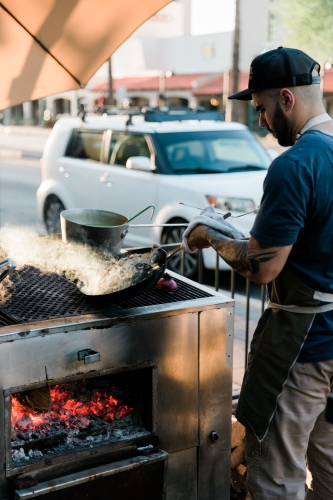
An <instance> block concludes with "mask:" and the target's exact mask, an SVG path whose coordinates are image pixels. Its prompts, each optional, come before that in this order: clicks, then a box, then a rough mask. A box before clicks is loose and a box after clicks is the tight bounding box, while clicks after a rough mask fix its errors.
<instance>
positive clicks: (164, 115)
mask: <svg viewBox="0 0 333 500" xmlns="http://www.w3.org/2000/svg"><path fill="white" fill-rule="evenodd" d="M133 116H144V119H145V121H146V122H155V123H162V122H171V121H185V120H186V121H187V120H209V121H224V118H225V115H224V112H223V111H208V110H207V109H205V108H201V107H200V108H195V109H192V108H169V107H166V106H161V107H158V108H148V107H143V108H141V110H140V111H136V112H133V113H129V117H128V120H127V122H126V125H132V117H133Z"/></svg>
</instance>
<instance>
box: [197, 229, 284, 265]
mask: <svg viewBox="0 0 333 500" xmlns="http://www.w3.org/2000/svg"><path fill="white" fill-rule="evenodd" d="M207 234H208V240H209V243H210V245H211V246H212V247H213V248H214V249H215V250H216V251H217V252H218V254H219V255H220V256H221V257H222V258H223V260H225V262H226V263H227V264H229V266H231V267H232V268H233V269H235V270H236V271H238V272H239V273H241V274H244V273H250V274H257V273H258V272H259V270H260V263H261V262H268V261H270V260H271V259H274V257H275V256H276V254H277V251H276V249H275V248H274V247H272V246H270V245H266V244H264V243H260V249H249V248H248V244H249V243H248V241H240V240H232V239H230V238H228V237H227V236H224V235H222V234H221V233H220V232H218V231H216V230H215V229H212V228H207Z"/></svg>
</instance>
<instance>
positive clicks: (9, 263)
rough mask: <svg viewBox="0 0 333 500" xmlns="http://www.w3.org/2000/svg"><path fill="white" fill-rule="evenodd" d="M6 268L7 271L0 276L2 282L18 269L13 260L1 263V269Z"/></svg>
mask: <svg viewBox="0 0 333 500" xmlns="http://www.w3.org/2000/svg"><path fill="white" fill-rule="evenodd" d="M4 267H7V269H6V270H5V271H3V272H2V273H1V274H0V282H1V281H2V280H4V279H5V277H6V276H8V274H9V273H11V272H12V271H14V269H15V268H16V262H14V261H13V260H11V259H6V260H3V261H2V262H0V269H2V268H4Z"/></svg>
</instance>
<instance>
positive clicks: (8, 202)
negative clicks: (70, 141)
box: [0, 126, 281, 397]
mask: <svg viewBox="0 0 333 500" xmlns="http://www.w3.org/2000/svg"><path fill="white" fill-rule="evenodd" d="M49 134H50V129H41V128H39V127H4V126H0V226H3V225H6V224H10V225H19V226H30V227H35V228H37V230H38V232H39V233H40V234H42V233H44V232H45V228H44V226H43V225H42V224H41V223H40V221H38V219H37V206H36V196H35V193H36V190H37V188H38V186H39V182H40V174H39V158H41V157H42V153H43V148H44V146H45V143H46V141H47V138H48V136H49ZM265 141H266V142H265V143H264V144H263V145H264V146H265V147H267V148H269V149H274V146H275V147H276V150H277V151H278V152H281V151H280V150H279V146H277V144H276V141H275V142H273V141H274V139H273V141H272V139H271V138H270V139H268V140H267V139H266V138H265ZM219 291H220V292H221V293H223V294H224V295H227V296H230V293H229V291H228V290H223V289H220V290H219ZM245 307H246V298H245V296H243V295H240V294H236V295H235V316H234V348H233V395H234V397H236V396H237V395H238V394H239V389H240V386H241V383H242V379H243V375H244V368H245V320H246V318H245V316H246V309H245ZM260 315H261V301H260V300H258V299H254V298H251V300H250V322H249V342H250V341H251V338H252V335H253V332H254V329H255V327H256V324H257V321H258V319H259V317H260Z"/></svg>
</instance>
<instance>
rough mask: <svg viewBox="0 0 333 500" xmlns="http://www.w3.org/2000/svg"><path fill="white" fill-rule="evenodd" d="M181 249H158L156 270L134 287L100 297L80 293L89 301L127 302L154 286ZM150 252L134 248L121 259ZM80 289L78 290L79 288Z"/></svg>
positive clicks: (146, 249) (122, 255)
mask: <svg viewBox="0 0 333 500" xmlns="http://www.w3.org/2000/svg"><path fill="white" fill-rule="evenodd" d="M180 249H181V245H179V246H177V247H176V248H174V249H173V250H171V251H170V252H166V251H165V250H164V249H163V248H158V249H157V250H158V262H157V264H158V269H156V270H154V271H153V272H152V273H151V274H150V275H149V276H148V277H147V278H144V279H142V280H141V281H140V282H139V283H135V284H134V285H131V286H129V287H127V288H124V289H122V290H118V291H117V292H112V293H107V294H101V295H88V294H85V293H84V292H83V291H82V290H80V291H81V293H83V294H84V295H86V296H88V297H89V298H90V299H94V298H96V299H97V300H100V299H101V297H104V298H110V299H111V300H112V301H118V300H127V299H131V298H132V297H135V296H136V295H139V294H140V293H142V292H145V291H146V290H149V288H151V287H152V286H154V285H155V284H156V283H157V282H158V280H159V279H160V278H161V277H162V275H163V274H164V273H165V270H166V263H167V261H168V260H169V259H170V257H172V256H173V255H174V254H175V253H177V252H179V250H180ZM149 251H151V248H136V249H133V250H131V249H129V250H128V251H127V252H124V253H123V254H121V258H123V257H127V256H128V255H132V254H133V253H146V252H149ZM79 289H80V288H79Z"/></svg>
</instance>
